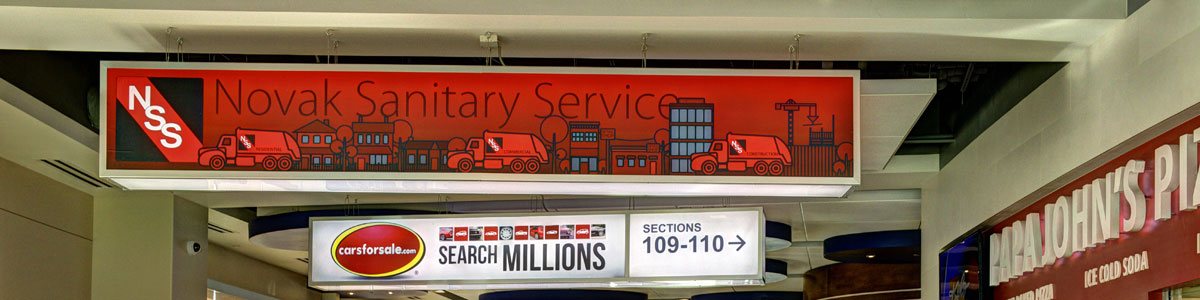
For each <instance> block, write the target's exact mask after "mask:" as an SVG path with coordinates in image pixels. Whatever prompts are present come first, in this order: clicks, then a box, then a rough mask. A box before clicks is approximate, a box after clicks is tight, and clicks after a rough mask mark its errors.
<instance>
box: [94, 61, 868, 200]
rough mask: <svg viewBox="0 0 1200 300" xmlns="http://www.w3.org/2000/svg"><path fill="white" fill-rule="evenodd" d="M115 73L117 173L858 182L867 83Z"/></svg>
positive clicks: (219, 67)
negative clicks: (861, 88)
mask: <svg viewBox="0 0 1200 300" xmlns="http://www.w3.org/2000/svg"><path fill="white" fill-rule="evenodd" d="M101 71H102V76H104V78H103V80H104V88H103V89H102V94H103V97H104V98H105V100H104V112H103V114H102V115H103V121H104V122H103V124H102V127H103V128H102V130H101V133H102V135H103V137H102V146H103V147H102V151H101V153H102V154H101V155H102V157H101V161H102V167H103V168H102V175H104V176H106V177H116V178H128V177H143V178H163V177H170V178H255V179H262V178H287V179H306V180H312V179H355V178H361V177H355V176H358V175H354V174H349V173H359V174H361V173H363V172H366V173H371V174H383V175H380V176H376V177H373V179H404V180H421V179H425V180H480V179H486V180H512V181H556V182H561V181H573V180H579V181H582V180H585V178H583V177H587V178H586V180H587V181H589V182H693V181H695V180H694V179H696V177H697V176H703V177H706V178H707V179H704V180H700V181H701V182H708V183H789V184H804V183H807V184H843V185H845V184H857V178H858V167H857V166H858V163H857V162H856V160H855V158H856V157H857V155H855V154H856V153H857V151H858V150H857V149H856V145H857V139H858V135H857V133H856V131H857V130H858V124H857V114H856V112H857V103H858V102H857V99H858V92H857V90H858V73H857V71H834V70H829V71H794V70H788V71H782V70H755V71H747V70H688V69H675V70H647V69H618V68H612V69H600V68H522V67H496V68H486V69H481V68H479V67H449V66H445V67H431V66H378V65H281V64H232V63H211V64H210V63H189V64H183V63H150V62H140V63H137V62H104V64H103V67H102V70H101ZM155 171H170V172H167V173H164V172H155ZM248 171H259V172H248ZM264 171H265V172H264ZM387 174H392V175H391V176H387ZM572 175H589V176H572ZM594 175H608V176H594ZM631 176H632V177H631ZM680 176H688V177H690V178H691V179H686V180H685V178H687V177H684V178H680ZM571 178H579V179H571ZM635 178H637V179H635ZM656 178H658V179H656ZM665 178H676V179H665ZM754 178H775V179H777V180H775V181H765V182H764V181H762V179H754ZM118 182H121V181H120V180H118Z"/></svg>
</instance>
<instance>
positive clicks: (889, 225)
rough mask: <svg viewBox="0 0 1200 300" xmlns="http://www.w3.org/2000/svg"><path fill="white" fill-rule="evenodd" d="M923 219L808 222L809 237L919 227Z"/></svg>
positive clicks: (820, 239)
mask: <svg viewBox="0 0 1200 300" xmlns="http://www.w3.org/2000/svg"><path fill="white" fill-rule="evenodd" d="M920 224H921V221H887V222H811V221H810V222H808V237H809V239H811V240H814V241H823V240H825V239H828V238H831V237H834V236H839V235H844V234H852V233H862V232H872V231H888V230H906V229H917V226H919V225H920Z"/></svg>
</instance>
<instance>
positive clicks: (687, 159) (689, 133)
mask: <svg viewBox="0 0 1200 300" xmlns="http://www.w3.org/2000/svg"><path fill="white" fill-rule="evenodd" d="M668 109H669V110H670V115H671V119H670V123H668V126H670V127H668V130H670V133H671V135H670V142H669V150H670V155H669V156H668V159H669V160H670V161H671V169H670V173H671V174H688V173H692V167H691V165H692V154H696V153H698V152H708V150H709V149H708V146H709V144H711V143H712V140H713V104H712V103H706V102H705V100H704V98H680V99H679V101H678V102H676V103H671V104H669V105H668Z"/></svg>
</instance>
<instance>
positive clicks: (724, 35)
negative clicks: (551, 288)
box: [0, 0, 1125, 299]
mask: <svg viewBox="0 0 1200 300" xmlns="http://www.w3.org/2000/svg"><path fill="white" fill-rule="evenodd" d="M733 4H736V5H733ZM1124 17H1125V1H1124V0H1059V1H994V0H953V1H946V0H908V1H886V0H795V1H782V0H769V1H751V2H744V1H743V2H736V3H733V2H729V1H717V0H699V1H682V0H670V1H632V0H617V1H600V2H593V1H556V0H513V1H483V0H467V1H454V2H444V1H433V2H430V1H417V0H393V1H372V0H346V1H318V0H292V1H288V0H261V1H254V2H245V1H240V0H211V1H156V0H126V1H85V0H0V28H4V30H0V49H26V50H60V51H106V52H107V51H111V52H162V51H164V41H166V40H167V38H166V37H165V33H164V31H165V29H166V28H167V27H171V26H173V27H176V28H178V32H179V33H180V35H181V36H182V37H183V38H184V40H185V43H184V47H183V51H185V52H194V53H244V54H297V55H324V54H327V53H329V52H330V51H329V50H328V49H327V48H326V40H325V38H326V37H325V32H326V30H327V29H331V28H332V29H336V31H335V32H336V33H335V37H336V38H337V39H338V40H340V41H341V45H342V46H341V47H340V48H339V49H338V52H337V53H338V54H340V55H384V56H462V57H470V56H482V55H483V50H482V49H481V48H480V47H479V44H478V40H477V36H478V35H479V34H481V33H483V32H485V31H493V32H497V33H499V34H500V35H501V38H502V45H503V47H504V48H503V49H504V55H505V56H506V57H575V58H640V57H641V52H640V49H641V45H640V41H641V39H640V36H641V34H642V33H651V36H650V39H649V41H648V47H649V49H648V53H647V55H648V57H649V58H651V59H656V58H665V59H766V60H785V59H787V58H788V52H787V48H788V45H789V43H791V41H792V36H793V35H794V34H797V33H799V34H803V35H804V37H803V38H802V40H801V43H800V46H799V48H798V55H799V59H801V60H848V61H1053V60H1061V57H1062V55H1063V54H1064V52H1067V51H1072V50H1075V49H1079V48H1083V46H1086V45H1090V44H1091V43H1092V42H1094V41H1095V40H1096V39H1098V38H1099V37H1100V36H1102V35H1103V34H1105V33H1106V32H1107V31H1108V30H1109V29H1110V28H1111V27H1112V26H1113V25H1115V24H1118V23H1120V22H1123V18H1124ZM48 24H53V26H47V25H48ZM931 82H932V81H931V80H904V81H896V82H891V83H883V82H881V83H879V84H875V83H867V82H864V84H863V89H862V94H863V97H862V100H863V102H862V104H863V108H862V116H863V120H864V121H863V122H862V127H863V128H862V133H863V140H862V142H861V146H860V147H861V148H862V149H863V157H862V162H863V166H864V170H863V173H864V175H863V184H862V185H861V186H860V187H859V188H858V190H857V191H855V192H854V193H852V194H851V195H850V196H849V197H848V199H768V200H764V199H735V200H734V201H732V202H733V205H752V204H753V205H757V206H762V207H765V208H766V211H767V216H768V219H771V220H777V221H783V222H785V223H789V224H792V225H793V228H794V232H793V240H794V241H796V242H797V245H796V246H794V247H791V248H788V249H785V250H782V251H779V252H772V253H770V254H769V257H772V258H779V259H784V260H786V261H788V262H789V266H790V267H789V273H791V274H792V275H793V278H789V279H788V280H786V281H784V282H782V283H776V284H773V285H768V286H765V287H760V288H753V289H772V290H799V289H800V288H801V285H802V279H800V278H799V277H798V276H795V275H797V274H802V273H803V272H804V271H807V270H808V269H810V268H812V267H816V266H822V265H826V264H829V263H831V262H830V261H828V260H825V259H824V258H822V249H821V247H820V246H819V245H820V244H819V242H820V241H822V240H824V239H825V238H828V237H830V236H835V235H840V234H847V233H855V232H865V231H878V230H895V229H915V228H918V226H919V219H920V217H919V211H920V209H919V207H920V202H919V201H920V200H919V199H920V192H919V190H913V188H917V187H919V186H920V184H921V183H922V182H923V181H924V180H925V179H927V178H929V176H931V175H933V174H935V173H936V172H937V170H938V169H939V164H938V158H937V156H936V155H922V156H893V155H892V154H893V153H894V152H895V150H896V148H897V147H898V146H899V144H900V142H901V141H902V140H903V136H905V135H907V132H908V130H909V129H910V128H911V127H912V124H913V122H915V120H916V118H917V117H918V116H919V114H920V112H921V111H922V110H923V109H924V107H925V106H926V105H927V104H928V102H929V99H930V98H931V97H932V95H933V91H934V90H935V89H934V88H933V85H932V83H931ZM0 136H3V137H4V138H0V156H3V157H5V158H7V159H9V160H12V161H14V162H17V163H19V164H22V165H23V166H25V167H27V168H30V169H33V170H35V171H38V172H41V173H43V174H46V175H47V176H50V177H52V178H55V179H58V180H59V181H62V182H64V183H67V184H68V185H71V186H73V187H76V188H79V189H80V190H84V191H88V192H95V189H94V188H91V187H89V186H86V185H83V184H82V183H81V182H79V181H77V180H75V179H73V178H70V177H69V176H67V175H65V174H62V173H59V172H58V171H57V170H53V169H51V168H49V167H47V166H45V165H42V164H40V163H38V162H37V160H38V159H43V158H54V159H61V160H64V161H67V162H69V163H71V164H73V165H75V166H77V167H79V168H80V169H82V170H85V171H87V172H90V173H91V174H96V168H97V166H98V163H97V156H98V155H97V153H96V150H95V147H96V143H95V142H96V136H95V134H94V133H91V132H90V131H87V129H85V128H82V126H80V125H78V124H75V123H74V122H72V121H70V120H69V119H67V118H66V117H64V116H62V115H61V114H57V113H56V112H54V111H53V110H52V109H50V108H48V107H45V105H44V104H41V103H40V102H39V101H37V99H33V98H32V97H29V95H27V94H24V93H23V92H21V91H20V90H19V89H15V88H14V87H12V86H11V85H9V84H8V83H7V82H4V81H3V80H0ZM28 141H37V142H33V143H31V142H28ZM180 195H181V196H182V197H185V198H189V199H192V200H194V201H197V202H198V203H201V204H202V205H206V206H209V207H264V206H307V205H329V204H339V203H342V202H344V201H345V199H346V197H347V196H351V197H354V198H356V199H358V201H360V203H418V202H424V203H429V202H439V201H485V200H497V199H500V198H497V197H489V196H458V195H453V196H445V195H345V194H321V193H199V192H190V193H180ZM513 197H518V198H511V197H510V198H505V199H520V198H519V197H526V198H528V197H530V196H513ZM557 198H560V197H547V199H550V200H551V202H550V203H553V200H555V199H557ZM646 201H650V200H646ZM690 201H691V202H693V203H697V204H695V205H703V204H704V203H729V202H731V201H727V200H720V199H691V200H690ZM714 201H715V202H714ZM564 203H565V202H564ZM754 203H757V204H754ZM286 209H288V208H274V209H272V208H264V209H263V210H262V211H264V212H265V211H280V210H286ZM210 222H213V223H214V224H218V225H220V226H222V227H225V228H228V229H231V230H233V231H234V233H230V234H217V233H212V232H210V240H211V241H213V242H215V243H218V244H221V245H225V246H226V247H229V248H231V249H234V250H235V251H238V252H242V253H245V254H247V255H250V256H252V257H256V258H259V259H261V260H264V261H266V262H268V263H271V264H274V265H278V266H281V267H284V268H287V269H290V270H293V271H296V272H299V273H304V272H305V268H306V267H305V265H304V263H303V262H300V261H297V260H295V258H298V257H304V256H305V255H304V253H303V252H292V251H283V250H274V249H269V248H265V247H261V246H257V245H254V244H251V243H250V242H249V241H248V239H247V237H246V224H245V222H242V221H241V220H238V219H235V218H232V217H229V216H227V215H224V214H221V213H218V212H215V211H210ZM717 291H731V289H728V288H723V289H707V290H698V289H656V290H650V291H646V292H648V293H650V294H651V297H652V298H657V299H678V298H683V297H686V296H690V295H692V294H696V293H706V292H717ZM455 292H456V293H458V294H459V295H462V296H465V297H467V298H468V299H475V298H476V297H477V296H478V293H480V292H478V291H455ZM440 298H441V297H437V296H436V295H433V294H431V295H429V296H424V297H423V299H440Z"/></svg>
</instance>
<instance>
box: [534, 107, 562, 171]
mask: <svg viewBox="0 0 1200 300" xmlns="http://www.w3.org/2000/svg"><path fill="white" fill-rule="evenodd" d="M568 131H569V130H568V128H567V120H566V119H563V118H562V117H560V116H549V117H546V118H543V119H542V124H541V126H540V133H541V134H542V140H543V141H545V142H546V144H548V146H549V147H548V148H549V149H546V150H547V151H548V152H550V165H551V166H555V165H560V164H561V163H560V160H562V159H564V158H566V155H565V154H563V155H560V154H559V151H558V150H559V146H562V143H563V142H565V141H566V140H567V133H568ZM564 153H565V151H564ZM551 169H556V168H551Z"/></svg>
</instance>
